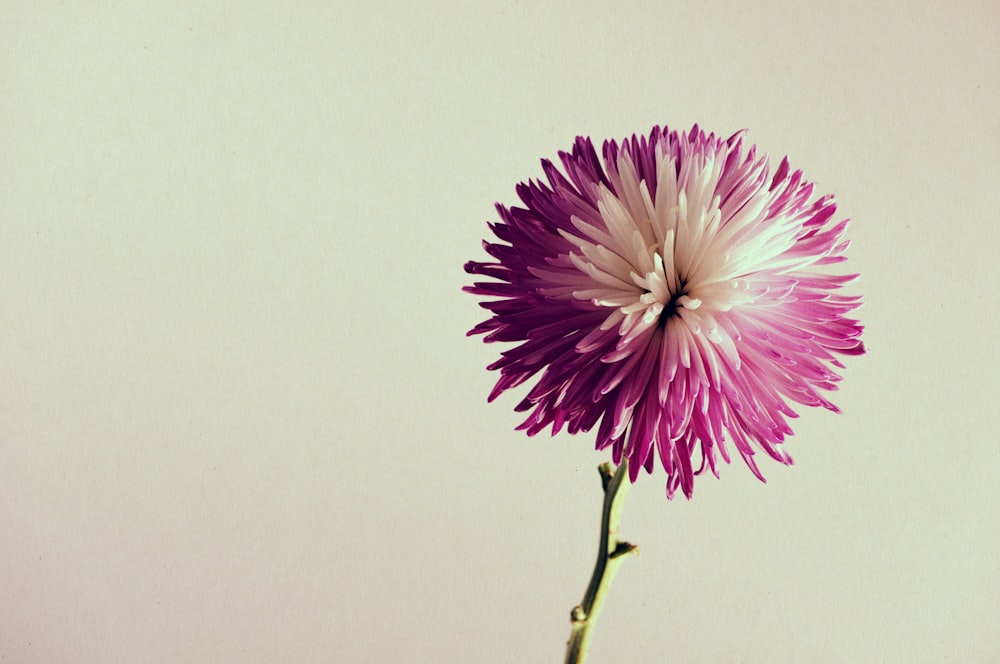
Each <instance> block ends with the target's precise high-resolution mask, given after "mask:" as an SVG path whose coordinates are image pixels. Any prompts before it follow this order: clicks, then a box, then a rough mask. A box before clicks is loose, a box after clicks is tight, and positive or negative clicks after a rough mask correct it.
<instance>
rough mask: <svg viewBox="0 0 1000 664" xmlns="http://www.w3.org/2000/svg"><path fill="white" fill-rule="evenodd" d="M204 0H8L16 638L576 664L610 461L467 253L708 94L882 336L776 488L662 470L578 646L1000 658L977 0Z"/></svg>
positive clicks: (73, 653)
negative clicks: (753, 149)
mask: <svg viewBox="0 0 1000 664" xmlns="http://www.w3.org/2000/svg"><path fill="white" fill-rule="evenodd" d="M208 4H209V5H210V8H206V7H205V6H203V3H189V4H175V3H163V6H160V7H159V8H153V7H152V3H144V2H143V3H140V2H114V3H111V2H107V3H105V2H100V3H99V2H88V3H59V4H54V3H48V4H46V5H44V6H36V5H35V3H23V4H22V3H10V2H6V3H4V5H3V9H2V12H0V52H2V57H0V90H2V101H0V533H2V539H0V565H2V567H0V570H2V571H0V661H2V662H13V663H21V662H171V663H172V662H321V661H334V662H383V661H384V662H389V661H415V662H555V661H560V657H561V655H562V650H563V644H564V642H565V639H566V637H567V636H568V631H569V630H568V628H569V623H568V616H569V610H570V608H571V607H572V606H573V604H575V603H576V602H578V601H579V599H580V597H581V595H582V593H583V589H584V586H585V584H586V579H587V577H588V576H589V573H590V569H591V566H592V564H593V556H594V553H595V550H596V543H597V542H596V538H597V519H598V501H599V494H600V491H599V486H598V481H597V475H596V472H595V470H594V468H595V466H596V465H597V464H598V462H599V461H601V460H602V459H603V458H604V457H603V455H601V454H597V453H595V452H593V451H592V450H591V447H592V439H591V438H589V437H587V436H581V437H579V438H572V437H567V436H559V437H557V438H555V439H554V440H553V439H550V438H549V437H548V436H540V437H538V438H537V439H533V440H531V439H527V438H525V437H524V436H523V435H522V434H520V433H516V432H514V431H513V430H512V429H513V427H514V425H515V424H517V423H518V422H519V421H520V419H519V417H518V416H517V415H516V414H515V413H513V412H512V407H513V406H514V404H515V403H517V401H518V400H519V399H520V398H521V396H522V395H523V392H520V393H518V394H514V395H507V396H506V397H504V398H502V399H501V400H500V401H499V402H498V403H496V404H493V405H487V404H486V403H485V396H486V394H487V392H488V390H489V388H490V386H491V385H492V382H493V380H494V378H495V377H494V376H492V375H490V374H488V372H486V371H485V370H484V369H483V367H484V366H485V365H486V364H487V363H489V362H490V361H492V359H493V358H494V357H495V355H496V353H497V352H499V350H500V348H499V347H487V346H484V345H483V344H481V343H480V342H479V341H478V339H476V340H468V339H465V338H464V336H463V334H464V332H465V330H466V329H468V328H469V327H471V326H472V325H473V324H474V323H476V322H478V320H479V319H480V318H481V317H482V315H483V312H482V311H481V310H480V309H479V308H478V307H477V306H476V304H475V301H474V299H473V298H472V297H471V296H466V295H463V294H461V293H460V292H459V289H460V287H461V286H462V285H463V284H464V283H466V277H465V275H464V274H463V273H462V271H461V266H462V264H463V262H464V261H466V260H468V259H470V258H481V257H482V256H483V254H482V253H481V252H480V248H479V243H480V240H481V238H482V237H483V236H484V234H485V232H486V222H487V221H488V220H490V219H492V218H493V209H492V205H493V202H494V201H495V200H498V199H499V200H504V201H507V202H513V200H514V185H515V183H516V182H518V181H520V180H522V179H525V178H528V177H536V176H538V175H540V174H541V169H540V168H539V166H538V159H539V158H540V157H542V156H554V155H555V152H556V151H557V150H559V149H562V148H566V147H568V146H569V145H570V144H571V142H572V140H573V137H574V136H575V135H576V134H578V133H580V134H590V135H593V136H595V137H598V138H603V137H609V136H610V137H616V138H620V137H622V136H625V135H626V134H631V133H632V132H645V131H648V129H649V128H650V126H652V125H653V124H654V123H667V124H669V125H671V126H674V127H677V128H688V127H690V125H691V124H692V123H694V122H699V123H701V124H702V126H704V127H706V128H707V129H709V130H714V131H717V132H720V133H725V134H728V133H730V132H733V131H735V130H737V129H740V128H742V127H747V128H749V129H750V138H751V140H753V141H755V142H757V143H758V144H759V145H760V146H761V147H762V149H764V150H766V151H768V152H770V153H772V154H773V155H775V156H777V157H780V156H781V155H783V154H786V153H787V154H789V155H791V158H792V161H793V165H796V166H799V167H802V168H803V169H805V171H806V174H807V176H808V177H809V178H810V179H812V180H815V181H817V182H818V190H819V191H820V192H828V191H829V192H835V193H836V194H837V196H838V199H839V201H840V204H841V212H842V213H843V215H844V216H849V217H851V218H853V219H854V222H853V226H852V228H851V230H850V232H849V234H850V237H851V238H852V240H853V246H852V250H851V261H850V262H849V263H848V265H849V266H850V267H851V268H852V269H853V270H858V271H861V272H862V273H863V275H864V276H863V279H862V281H861V282H860V283H859V285H858V286H857V291H858V292H862V293H863V294H864V295H865V297H866V305H865V307H864V308H863V310H862V312H861V315H862V317H863V319H864V321H865V323H866V325H867V333H866V337H865V338H866V341H867V344H868V346H869V347H870V353H869V355H867V356H865V357H863V358H860V359H857V360H854V361H851V362H849V366H848V370H847V372H846V380H845V382H844V383H843V389H842V391H841V392H840V393H839V395H837V396H836V400H837V402H838V403H839V404H840V405H841V406H842V407H843V408H844V411H845V414H844V415H842V416H834V415H831V414H829V413H826V412H820V411H808V412H805V413H804V415H803V417H802V418H801V419H800V420H799V421H798V422H797V423H796V432H797V435H796V436H795V438H794V439H793V440H792V442H791V443H790V446H789V449H790V451H791V452H792V454H793V456H795V458H796V460H797V464H796V466H795V467H793V468H790V469H789V468H784V467H781V466H779V465H777V464H774V463H768V462H765V465H764V466H763V469H764V471H765V473H766V474H767V476H768V478H769V483H768V484H767V485H762V484H760V483H758V482H757V481H756V480H755V479H753V477H752V476H751V474H750V473H749V471H748V470H747V469H746V468H744V467H743V466H742V465H741V464H739V463H737V464H735V465H733V466H728V467H724V468H723V471H722V472H723V476H722V480H721V481H716V480H714V479H712V478H702V479H701V481H699V482H698V483H696V487H695V497H694V500H693V501H691V502H687V501H685V500H683V499H678V500H675V501H673V502H669V503H668V502H667V501H666V500H665V499H664V498H663V478H662V475H656V476H654V477H647V476H643V477H642V480H641V481H640V482H639V484H638V485H637V486H635V487H634V488H633V489H632V491H631V492H630V494H629V496H628V504H627V505H626V512H625V516H624V522H623V534H624V536H626V537H627V538H628V539H630V540H632V541H634V542H637V543H639V544H640V546H641V547H642V555H641V557H639V558H637V559H634V560H629V561H628V562H627V563H626V565H625V566H624V567H623V568H622V571H621V573H620V575H619V577H618V579H617V581H616V584H615V586H614V588H613V589H612V595H611V597H610V599H609V602H608V605H607V608H606V611H605V614H604V616H603V617H602V620H601V623H600V624H599V626H598V631H597V635H596V637H595V641H594V648H593V655H592V660H591V661H593V662H595V663H598V662H610V661H624V662H659V661H671V662H883V661H884V662H989V661H1000V635H998V630H997V628H996V619H997V616H998V615H1000V563H998V551H1000V489H998V487H1000V480H998V474H1000V433H998V430H997V412H998V409H997V397H998V396H1000V380H998V377H997V375H998V374H997V370H998V369H1000V350H998V343H997V339H996V326H997V316H996V311H997V305H998V304H1000V302H998V296H997V283H998V280H1000V269H998V267H997V246H998V245H997V241H998V239H1000V232H998V230H997V229H998V210H1000V185H998V182H1000V156H998V155H1000V114H998V110H997V109H998V108H1000V46H998V44H1000V12H998V10H997V8H996V5H995V3H993V2H988V1H982V2H957V3H954V2H952V3H939V2H896V3H879V2H857V3H853V4H838V3H825V2H824V3H819V2H815V3H792V2H763V3H757V4H758V5H759V8H756V9H750V8H749V7H747V6H737V5H736V4H732V5H730V4H728V3H713V2H706V1H699V2H685V3H665V2H648V3H621V4H620V5H619V4H618V3H611V2H592V3H578V2H573V3H570V2H566V3H546V4H544V5H543V6H536V3H530V2H498V3H490V4H485V3H484V4H476V3H459V2H451V3H447V2H438V3H436V4H428V3H422V4H421V3H397V4H395V5H391V4H381V5H380V4H367V3H355V2H351V3H346V2H344V3H340V4H338V3H336V2H334V3H332V4H331V3H318V2H315V3H300V4H301V6H300V7H299V8H297V9H288V8H284V7H283V5H284V4H285V3H278V2H273V3H267V4H257V5H250V4H248V3H229V4H227V3H208Z"/></svg>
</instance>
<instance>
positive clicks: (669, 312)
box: [656, 281, 690, 330]
mask: <svg viewBox="0 0 1000 664" xmlns="http://www.w3.org/2000/svg"><path fill="white" fill-rule="evenodd" d="M685 286H686V284H685V283H684V282H683V281H681V282H680V285H679V287H678V289H677V291H676V292H674V293H671V294H670V299H669V300H667V302H665V303H664V304H663V310H662V311H660V317H659V319H658V320H657V321H656V326H657V327H658V328H660V329H661V330H662V329H663V328H665V327H666V326H667V321H668V320H670V319H671V318H673V317H674V316H676V315H677V308H678V307H679V306H681V305H680V303H679V301H680V299H681V298H682V297H687V291H686V290H685ZM688 299H690V298H688Z"/></svg>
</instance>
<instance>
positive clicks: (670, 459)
mask: <svg viewBox="0 0 1000 664" xmlns="http://www.w3.org/2000/svg"><path fill="white" fill-rule="evenodd" d="M742 134H743V132H738V133H736V134H734V135H733V136H731V137H730V138H728V139H725V140H723V139H721V138H716V136H715V135H714V134H708V135H706V134H705V132H704V131H702V130H700V129H699V128H698V126H697V125H695V126H694V127H693V128H692V129H691V131H690V132H687V133H684V132H681V133H678V132H676V131H669V130H667V129H662V130H661V129H660V128H659V127H654V128H653V130H652V131H651V132H650V134H649V136H648V137H646V136H642V137H636V136H633V137H632V138H631V139H626V140H624V141H622V143H621V145H619V144H618V143H616V142H615V141H607V142H605V143H604V146H603V151H602V156H601V157H599V156H598V154H597V152H596V151H595V149H594V146H593V144H592V143H591V141H590V139H589V138H582V137H579V138H577V140H576V143H575V144H574V146H573V149H572V151H571V152H569V153H565V152H562V153H560V154H559V157H560V159H561V161H562V165H563V169H564V171H565V173H563V172H560V170H559V169H558V168H557V167H556V166H555V165H553V164H552V162H550V161H548V160H543V161H542V168H543V169H544V172H545V175H546V177H547V179H548V182H547V183H545V182H541V181H529V182H528V183H527V184H524V183H522V184H520V185H518V187H517V194H518V197H519V198H520V199H521V201H522V203H523V205H524V206H523V207H510V208H508V207H506V206H504V205H501V204H498V205H497V210H498V212H499V214H500V218H501V220H502V221H499V222H497V223H493V224H490V228H491V230H492V231H493V233H494V234H495V235H496V237H497V238H499V240H500V242H495V243H493V242H484V247H485V249H486V252H487V253H488V254H489V255H490V256H492V257H493V259H494V261H493V262H478V261H470V262H469V263H467V264H466V265H465V270H466V272H468V273H470V274H476V275H481V276H484V277H489V278H491V279H493V280H494V281H484V282H477V283H475V284H474V285H472V286H469V287H466V288H465V290H466V291H468V292H470V293H474V294H476V295H481V296H486V297H487V298H490V299H488V300H487V301H484V302H482V303H481V306H483V307H484V308H486V309H487V310H489V311H490V312H492V314H493V315H492V317H491V318H489V319H488V320H486V321H484V322H482V323H480V324H479V325H477V326H476V327H475V328H473V329H472V330H471V331H470V332H469V334H470V335H472V334H482V333H485V334H486V337H485V340H486V341H488V342H489V341H504V342H517V344H518V345H517V346H515V347H513V348H510V349H509V350H505V351H503V352H502V353H501V357H500V359H499V360H497V361H496V362H494V363H493V364H491V365H490V367H489V368H490V369H499V370H500V374H501V375H500V379H499V380H498V381H497V383H496V386H495V387H494V388H493V391H492V392H491V393H490V396H489V399H490V401H492V400H493V399H495V398H496V397H497V396H498V395H499V394H500V393H502V392H503V391H504V390H508V389H510V388H513V387H515V386H517V385H520V384H521V383H523V382H525V381H526V380H528V379H529V378H531V377H532V376H535V375H536V374H538V373H541V377H540V378H539V380H538V381H537V383H536V384H535V385H534V387H533V388H532V389H531V390H530V392H528V395H527V397H526V398H525V399H524V400H523V401H521V403H520V404H518V406H517V407H516V410H518V411H531V412H530V415H529V416H528V418H527V419H526V420H525V421H524V422H523V423H522V424H521V425H520V426H519V427H518V428H519V429H523V430H526V431H527V433H528V435H534V434H536V433H538V432H539V431H541V430H543V429H544V428H546V427H548V426H549V425H551V426H552V433H553V434H555V433H557V432H558V431H560V430H561V429H562V428H563V427H566V429H567V430H568V431H569V432H570V433H576V432H578V431H589V430H590V429H591V428H592V427H594V426H595V425H596V426H597V448H598V449H605V448H608V447H610V448H611V451H612V457H613V460H614V462H615V463H620V462H621V460H622V457H623V456H624V457H625V458H627V459H628V461H629V475H630V479H631V481H632V482H635V480H636V476H637V475H638V472H639V469H640V468H645V469H646V471H647V472H650V473H651V472H652V471H653V468H654V466H655V465H656V461H657V459H659V462H660V464H661V465H662V467H663V469H664V470H665V471H666V473H667V482H666V488H667V496H668V497H672V496H673V494H674V492H675V491H676V490H677V487H678V486H680V488H681V489H682V490H683V491H684V494H685V495H686V496H687V497H688V498H690V497H691V493H692V490H693V485H694V476H695V475H698V474H699V473H701V472H702V471H704V470H705V468H706V467H708V468H710V469H711V470H712V472H713V474H715V475H716V477H718V471H717V469H716V465H717V454H718V456H719V457H721V458H722V459H723V460H725V461H726V463H728V462H729V454H730V446H732V447H735V448H736V450H737V451H738V452H739V453H740V455H741V456H742V457H743V459H744V461H745V462H746V464H747V465H748V466H749V467H750V469H751V470H752V471H753V473H754V474H755V475H756V476H757V477H758V478H760V479H761V480H762V481H763V480H764V478H763V476H762V475H761V473H760V470H759V469H758V468H757V464H756V462H755V461H754V454H755V453H756V451H757V450H758V449H760V450H763V451H764V452H766V453H767V454H768V456H770V457H772V458H773V459H775V460H777V461H780V462H781V463H784V464H791V463H792V459H791V457H789V456H788V454H787V453H786V452H785V451H784V450H783V449H782V448H781V447H780V445H781V443H782V442H783V441H784V439H785V436H788V435H791V434H792V430H791V428H790V427H789V425H788V422H787V420H786V418H794V417H797V415H796V414H795V412H794V411H793V410H792V408H791V407H790V406H789V402H796V403H800V404H804V405H807V406H823V407H825V408H828V409H830V410H832V411H835V412H839V411H838V409H837V407H836V406H834V405H833V404H832V403H831V402H830V401H828V400H827V399H826V398H825V397H824V396H823V395H822V394H821V390H833V389H836V382H837V381H839V380H840V376H838V375H837V374H836V373H835V372H834V369H833V368H834V367H839V368H843V366H844V365H843V364H841V363H840V362H839V361H838V360H837V357H836V356H837V355H859V354H861V353H864V345H863V344H862V342H861V340H860V336H861V331H862V327H861V325H859V323H858V321H857V320H854V319H851V318H847V317H846V314H847V313H848V312H850V311H851V310H852V309H855V308H856V307H858V306H859V305H860V302H861V298H860V297H857V296H845V295H840V294H837V292H836V291H838V289H840V287H841V286H843V285H844V284H846V283H847V282H849V281H851V280H853V279H854V278H856V277H857V275H844V276H838V275H833V274H831V273H829V272H828V271H827V270H825V269H824V268H823V266H826V265H830V264H832V263H839V262H840V261H843V260H845V256H844V250H845V249H846V248H847V245H848V242H846V241H844V240H842V239H841V237H842V235H843V233H844V229H845V228H846V226H847V220H844V221H839V222H836V223H832V222H831V220H832V219H833V216H834V213H835V212H836V209H837V208H836V205H835V203H834V202H833V197H832V196H824V197H822V198H818V199H815V200H813V197H812V192H813V185H812V183H810V182H807V181H805V180H804V179H803V178H802V172H801V171H794V172H793V171H791V169H790V168H789V165H788V160H787V158H786V159H783V160H782V161H781V164H780V165H779V166H778V168H777V170H776V171H775V172H774V174H773V175H772V174H771V173H770V168H769V164H768V159H767V156H766V155H761V156H758V155H757V151H756V146H753V147H751V148H750V149H749V150H747V151H744V149H743V139H742ZM696 451H700V453H701V455H700V456H701V459H700V460H698V459H697V458H695V459H696V460H697V461H698V462H699V463H698V466H699V467H698V468H697V470H696V469H695V464H693V463H692V457H694V455H695V452H696Z"/></svg>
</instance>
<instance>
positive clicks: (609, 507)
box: [566, 459, 639, 664]
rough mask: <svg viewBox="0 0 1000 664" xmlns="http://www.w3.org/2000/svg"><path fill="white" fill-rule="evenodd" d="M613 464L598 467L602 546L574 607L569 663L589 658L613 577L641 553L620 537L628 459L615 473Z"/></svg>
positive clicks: (574, 663) (571, 619)
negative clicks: (594, 630) (630, 557)
mask: <svg viewBox="0 0 1000 664" xmlns="http://www.w3.org/2000/svg"><path fill="white" fill-rule="evenodd" d="M612 468H613V466H612V465H611V464H610V463H605V464H602V465H601V467H600V468H599V469H598V470H599V471H600V473H601V482H602V484H603V485H604V511H603V512H602V513H601V546H600V549H599V550H598V552H597V563H596V564H595V565H594V574H593V575H592V576H591V577H590V585H588V586H587V592H586V593H585V594H584V596H583V602H581V603H580V604H579V605H578V606H576V607H574V608H573V611H572V612H571V613H570V621H571V622H572V623H573V633H572V634H571V635H570V637H569V642H568V643H567V644H566V664H580V663H582V662H583V661H584V660H585V659H586V658H587V650H588V649H589V647H590V636H591V627H593V625H594V623H595V622H597V616H598V614H599V613H600V612H601V606H603V604H604V598H605V597H606V596H607V593H608V587H609V586H610V585H611V580H612V579H613V578H614V576H615V572H617V571H618V565H620V564H621V562H622V560H623V559H624V557H625V556H626V555H627V554H629V553H632V552H633V551H634V552H636V553H638V551H639V549H638V547H636V546H634V545H632V544H629V543H628V542H621V541H619V540H618V522H619V520H620V519H621V511H622V502H623V498H624V497H625V489H626V488H627V487H628V485H629V482H627V481H626V479H625V478H626V476H627V475H628V460H627V459H622V462H621V465H620V466H618V469H617V470H615V471H614V474H612Z"/></svg>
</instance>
